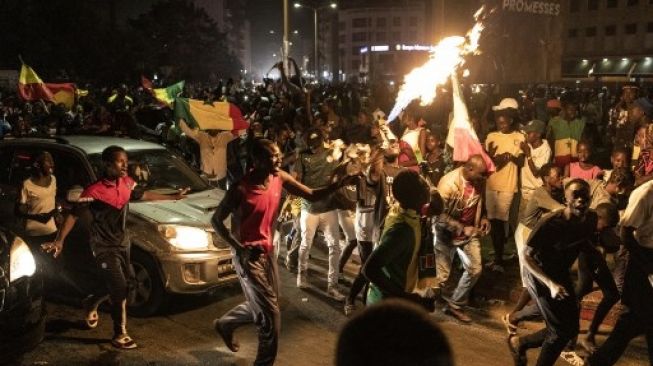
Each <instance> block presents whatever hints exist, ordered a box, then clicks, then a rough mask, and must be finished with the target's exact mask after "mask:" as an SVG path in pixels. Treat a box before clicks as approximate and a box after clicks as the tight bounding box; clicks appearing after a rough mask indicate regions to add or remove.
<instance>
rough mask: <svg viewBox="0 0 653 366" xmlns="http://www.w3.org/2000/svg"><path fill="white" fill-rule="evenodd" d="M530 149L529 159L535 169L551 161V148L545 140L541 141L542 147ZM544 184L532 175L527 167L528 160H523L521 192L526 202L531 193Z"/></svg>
mask: <svg viewBox="0 0 653 366" xmlns="http://www.w3.org/2000/svg"><path fill="white" fill-rule="evenodd" d="M529 146H530V147H531V158H532V159H533V164H534V165H535V167H536V168H537V169H541V168H542V167H543V166H544V164H546V163H548V162H549V161H551V154H552V151H551V146H549V143H548V142H547V141H546V140H542V145H540V146H539V147H537V148H533V146H532V145H530V144H529ZM543 184H544V182H543V181H542V178H539V177H536V176H534V175H533V172H532V171H531V168H530V167H529V166H528V160H526V159H524V166H523V167H522V168H521V192H522V197H523V198H524V199H526V200H528V199H530V197H531V195H533V191H534V190H535V189H536V188H538V187H541V186H542V185H543Z"/></svg>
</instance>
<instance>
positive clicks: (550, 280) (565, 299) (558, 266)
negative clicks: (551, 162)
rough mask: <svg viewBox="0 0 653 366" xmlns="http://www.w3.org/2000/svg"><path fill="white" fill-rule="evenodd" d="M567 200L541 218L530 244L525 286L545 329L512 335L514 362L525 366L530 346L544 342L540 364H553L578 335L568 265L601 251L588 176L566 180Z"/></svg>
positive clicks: (576, 313) (525, 260)
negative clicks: (583, 255)
mask: <svg viewBox="0 0 653 366" xmlns="http://www.w3.org/2000/svg"><path fill="white" fill-rule="evenodd" d="M565 199H566V202H567V205H566V207H565V208H564V209H563V210H558V211H554V212H552V213H551V214H549V215H547V216H545V217H543V218H542V219H541V220H540V222H539V224H538V226H537V227H536V228H535V229H534V230H533V232H532V233H531V236H530V238H529V239H528V241H527V243H526V249H525V251H524V264H525V265H526V268H527V269H528V277H527V279H528V283H527V285H528V286H527V287H528V290H529V291H530V293H531V296H532V297H533V298H534V299H535V301H536V302H537V306H538V308H539V310H540V312H541V313H542V316H543V317H544V321H545V323H546V328H544V329H542V330H540V331H537V332H535V333H532V334H529V335H527V336H523V337H520V336H516V335H511V336H509V337H508V344H509V348H510V351H511V353H512V356H513V359H514V362H515V365H526V363H527V359H526V351H527V350H528V349H530V348H536V347H542V350H541V351H540V355H539V357H538V360H537V365H540V366H553V365H554V364H555V362H556V360H557V359H558V357H559V356H560V353H561V352H562V350H563V349H564V348H565V346H566V345H567V344H568V343H569V342H570V341H571V340H572V339H574V338H575V337H576V336H577V335H578V329H579V321H580V306H579V303H578V299H577V298H576V296H575V294H574V285H573V280H572V278H571V274H570V270H571V266H572V265H573V263H574V262H575V261H576V259H577V258H578V255H579V253H581V252H583V253H588V255H593V254H596V255H598V253H597V252H596V249H595V248H594V246H593V245H592V243H591V242H590V238H591V237H592V235H593V233H594V232H595V230H596V228H597V221H598V219H597V216H596V214H594V213H593V212H588V210H589V203H590V187H589V184H587V182H585V181H584V180H581V179H574V180H572V181H571V182H569V183H567V185H566V186H565Z"/></svg>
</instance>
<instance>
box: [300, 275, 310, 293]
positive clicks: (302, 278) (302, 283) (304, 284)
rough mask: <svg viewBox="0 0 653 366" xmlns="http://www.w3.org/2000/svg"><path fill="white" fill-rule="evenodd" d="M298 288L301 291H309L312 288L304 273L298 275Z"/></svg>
mask: <svg viewBox="0 0 653 366" xmlns="http://www.w3.org/2000/svg"><path fill="white" fill-rule="evenodd" d="M297 287H299V288H301V289H307V288H309V287H310V285H309V284H308V281H307V280H306V275H305V274H302V273H298V274H297Z"/></svg>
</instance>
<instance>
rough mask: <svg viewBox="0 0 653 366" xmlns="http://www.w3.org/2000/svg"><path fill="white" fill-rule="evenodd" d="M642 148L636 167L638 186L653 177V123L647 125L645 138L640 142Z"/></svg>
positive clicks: (636, 183)
mask: <svg viewBox="0 0 653 366" xmlns="http://www.w3.org/2000/svg"><path fill="white" fill-rule="evenodd" d="M640 149H641V150H640V153H639V158H638V159H637V167H636V168H635V178H636V179H635V185H636V186H640V185H642V184H643V183H646V182H648V181H649V180H651V179H653V156H652V155H653V124H648V125H646V127H645V138H643V139H642V141H641V142H640Z"/></svg>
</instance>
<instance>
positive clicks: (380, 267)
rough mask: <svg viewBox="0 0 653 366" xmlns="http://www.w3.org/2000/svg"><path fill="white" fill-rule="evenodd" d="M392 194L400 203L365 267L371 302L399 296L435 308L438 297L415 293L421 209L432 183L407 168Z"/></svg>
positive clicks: (368, 298)
mask: <svg viewBox="0 0 653 366" xmlns="http://www.w3.org/2000/svg"><path fill="white" fill-rule="evenodd" d="M392 193H393V195H394V197H395V198H396V199H397V202H398V203H399V205H398V206H394V207H393V208H392V209H391V211H390V213H389V214H388V216H387V217H386V219H385V226H384V229H383V233H382V234H381V240H380V242H379V245H378V247H376V249H375V250H374V251H373V252H372V254H371V255H370V257H369V258H368V259H367V262H366V263H365V266H364V267H363V273H364V274H365V277H367V278H368V279H369V280H370V289H369V291H368V294H367V305H373V304H376V303H379V302H381V300H383V299H387V298H390V297H399V298H404V299H406V300H409V301H412V302H415V303H417V304H419V305H422V306H424V307H425V308H426V309H429V310H430V311H432V310H433V306H434V300H433V299H429V298H424V297H422V296H420V295H419V294H416V293H414V292H413V291H414V290H415V287H416V286H417V279H418V260H417V258H418V253H419V248H420V242H421V237H422V234H421V225H420V212H421V209H422V207H423V206H424V205H426V204H427V203H428V200H429V187H428V183H426V181H425V180H424V179H423V178H422V177H421V176H420V175H419V174H418V173H417V172H415V171H412V170H410V169H404V170H402V171H401V172H399V174H397V176H396V177H395V179H394V182H393V184H392ZM436 206H437V204H436ZM440 207H441V204H440Z"/></svg>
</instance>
